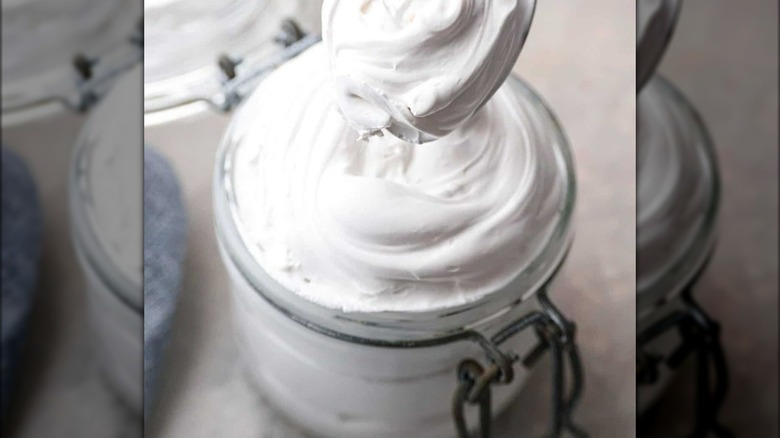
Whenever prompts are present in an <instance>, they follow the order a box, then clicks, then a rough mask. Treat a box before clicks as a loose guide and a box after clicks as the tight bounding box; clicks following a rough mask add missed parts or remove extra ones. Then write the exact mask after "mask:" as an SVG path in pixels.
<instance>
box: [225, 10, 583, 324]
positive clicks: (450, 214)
mask: <svg viewBox="0 0 780 438" xmlns="http://www.w3.org/2000/svg"><path fill="white" fill-rule="evenodd" d="M346 3H350V2H346ZM464 3H468V2H464ZM497 3H501V2H497ZM331 6H332V5H331ZM423 18H424V17H423V16H421V18H420V19H421V20H422V19H423ZM328 56H329V51H328V50H327V49H326V47H325V46H324V45H318V46H315V47H313V48H312V49H310V50H309V51H307V52H305V53H304V54H302V55H300V56H299V57H298V58H296V59H294V60H293V61H290V62H289V63H287V64H286V65H284V66H283V67H281V68H280V69H278V70H277V71H276V72H274V73H273V74H272V75H271V76H270V77H268V78H267V79H266V80H265V81H264V82H262V83H261V84H260V85H259V87H258V88H257V89H256V91H255V92H254V93H253V95H252V96H251V97H250V98H249V100H248V101H247V102H246V103H245V104H244V107H243V108H242V109H241V111H240V112H239V113H237V114H236V116H235V118H234V121H233V124H232V127H231V129H230V130H229V131H228V133H227V134H226V135H227V136H226V141H227V142H229V143H231V144H236V146H235V151H234V157H232V158H231V160H232V169H231V174H232V180H231V183H230V184H231V186H232V190H233V191H234V194H235V200H234V201H235V206H234V209H235V214H236V216H237V222H238V224H239V229H240V232H241V234H242V237H243V240H244V241H245V242H246V244H247V246H248V247H249V249H250V252H251V253H252V254H253V256H254V257H255V258H256V259H257V261H258V262H259V263H260V265H261V266H263V268H264V269H265V270H266V271H267V272H268V273H269V274H270V275H271V277H272V278H274V279H275V280H276V281H277V282H279V283H280V284H282V285H283V286H285V287H286V288H288V289H290V290H292V291H294V292H295V293H298V294H300V295H302V296H304V297H305V298H308V299H309V300H311V301H313V302H316V303H319V304H321V305H323V306H326V307H330V308H338V309H342V310H344V311H362V312H379V311H425V310H431V309H441V308H446V307H450V306H457V305H462V304H465V303H469V302H473V301H475V300H478V299H479V298H481V297H484V296H485V295H486V294H489V293H490V292H493V291H496V290H499V289H500V288H502V287H504V286H506V285H507V284H508V283H510V281H511V280H513V279H514V278H515V277H517V276H518V275H519V274H520V273H521V272H523V270H524V269H527V268H528V267H529V265H531V263H532V261H533V260H534V259H535V257H536V256H537V255H538V254H539V253H540V252H541V250H542V249H543V248H544V246H545V244H546V243H547V242H548V241H549V240H550V239H551V236H552V235H553V233H554V232H555V226H556V224H557V223H558V222H559V221H558V220H557V219H558V218H560V216H561V212H562V210H563V209H564V208H565V207H564V206H565V205H566V203H567V202H568V201H567V200H566V196H567V195H566V194H567V191H568V190H569V184H570V181H569V180H568V178H569V177H568V176H567V175H566V173H565V171H564V170H562V167H563V166H562V165H561V156H560V155H558V154H559V152H558V151H559V149H560V147H561V145H559V144H557V143H556V142H557V139H556V138H554V137H553V134H552V133H551V131H550V129H551V128H550V126H549V124H546V122H545V121H544V119H542V115H541V114H540V113H539V108H538V107H537V106H534V105H533V104H532V103H531V102H530V101H529V100H527V99H525V98H522V97H519V96H518V94H517V93H516V90H515V89H514V88H513V87H515V86H516V85H515V84H511V83H507V84H504V85H503V86H502V87H501V88H499V90H498V91H497V92H496V93H495V96H493V98H492V99H490V100H489V101H487V102H486V103H485V105H484V107H483V108H482V109H481V110H479V111H476V113H475V114H474V116H473V117H470V118H468V119H467V120H465V122H464V123H462V124H461V125H460V126H459V127H457V128H454V130H453V131H452V132H451V133H450V134H449V135H447V136H445V137H442V138H441V139H438V140H436V141H433V142H430V143H426V144H424V145H418V144H414V143H410V142H406V141H403V140H400V139H397V138H395V137H393V136H390V135H385V136H373V137H369V138H368V139H367V140H360V139H358V135H357V133H356V132H355V131H354V130H353V129H351V127H350V124H349V123H348V122H347V121H345V119H344V117H343V116H342V114H341V113H340V111H339V97H338V95H339V93H340V90H338V89H337V87H334V86H333V79H332V77H331V76H330V75H329V73H328V71H327V69H326V68H324V67H325V66H327V64H328ZM409 74H411V71H410V72H409ZM425 76H426V75H425V74H421V77H425ZM513 80H514V79H513ZM482 92H483V93H484V92H485V90H482ZM480 95H481V96H482V94H480ZM482 97H484V96H482ZM482 97H480V98H482ZM455 112H456V113H457V112H459V109H458V108H456V109H455ZM444 113H446V111H444ZM453 117H458V116H457V115H455V116H453Z"/></svg>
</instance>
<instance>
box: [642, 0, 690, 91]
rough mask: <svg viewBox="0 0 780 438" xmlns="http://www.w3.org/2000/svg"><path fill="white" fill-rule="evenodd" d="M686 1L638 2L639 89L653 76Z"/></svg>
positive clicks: (648, 0)
mask: <svg viewBox="0 0 780 438" xmlns="http://www.w3.org/2000/svg"><path fill="white" fill-rule="evenodd" d="M681 2H682V0H637V2H636V9H637V11H636V12H637V13H636V21H637V22H636V46H637V88H638V89H639V88H641V87H642V86H643V85H644V84H645V83H646V82H647V80H648V79H649V78H650V76H652V74H653V72H654V71H655V69H656V66H657V65H658V63H659V62H660V60H661V57H662V55H663V52H664V50H665V49H666V46H667V44H668V43H669V39H670V38H671V34H672V31H673V30H674V26H675V24H676V23H677V17H678V15H679V10H680V6H681Z"/></svg>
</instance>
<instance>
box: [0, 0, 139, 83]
mask: <svg viewBox="0 0 780 438" xmlns="http://www.w3.org/2000/svg"><path fill="white" fill-rule="evenodd" d="M134 1H136V0H3V1H2V17H3V18H2V29H3V30H2V33H3V37H2V40H3V43H2V47H3V51H2V52H3V55H2V63H3V69H2V71H3V85H6V84H8V83H10V82H11V81H14V80H26V79H29V77H30V76H35V75H40V74H43V73H47V72H48V71H49V70H50V69H52V68H57V67H61V66H63V65H66V66H67V65H68V64H69V63H70V62H71V60H72V59H73V56H74V55H75V54H76V53H79V52H83V53H86V54H95V53H100V52H102V51H103V50H105V49H106V48H107V47H109V46H110V45H111V44H116V43H117V42H119V41H120V39H119V37H118V36H121V37H127V36H129V35H130V31H131V29H132V26H134V25H135V20H128V21H126V22H125V21H123V22H121V23H119V22H118V19H119V18H123V17H125V15H128V13H129V12H131V10H130V9H128V4H129V3H131V2H134ZM131 18H132V17H131Z"/></svg>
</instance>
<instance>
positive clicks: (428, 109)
mask: <svg viewBox="0 0 780 438" xmlns="http://www.w3.org/2000/svg"><path fill="white" fill-rule="evenodd" d="M534 5H535V2H534V1H532V0H462V1H453V0H326V1H325V2H324V5H323V13H322V15H323V16H322V29H323V40H324V42H325V44H326V45H327V47H328V51H329V59H330V63H331V70H332V74H333V76H334V78H335V83H336V87H337V89H338V93H337V99H338V100H337V102H338V105H339V108H340V109H341V111H342V113H343V114H344V116H345V117H346V118H347V120H349V121H350V124H351V125H352V127H353V128H354V129H355V130H356V131H358V133H360V135H361V136H363V137H366V136H370V135H374V134H378V133H381V131H382V130H383V129H387V130H389V131H390V132H391V133H393V134H395V135H396V136H399V137H400V138H403V139H405V140H408V141H412V142H417V143H422V142H428V141H433V140H435V139H437V138H440V137H442V136H444V135H446V134H448V133H450V132H452V131H454V130H455V129H457V128H458V127H459V126H461V125H462V124H463V123H465V122H466V121H467V120H468V119H469V118H471V117H472V116H473V115H474V114H475V113H476V112H477V111H478V110H479V109H480V108H481V107H482V106H483V105H485V104H486V103H487V102H488V100H489V99H490V97H491V96H492V95H493V93H494V92H495V91H496V90H498V89H499V87H501V84H502V83H503V82H504V80H505V79H506V78H507V76H508V75H509V73H510V71H511V69H512V67H513V65H514V64H515V62H516V60H517V57H518V55H519V53H520V49H521V48H522V46H523V43H524V41H525V38H526V35H527V34H528V30H529V28H530V25H531V19H532V17H533V11H534Z"/></svg>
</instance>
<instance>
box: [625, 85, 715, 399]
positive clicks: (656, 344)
mask: <svg viewBox="0 0 780 438" xmlns="http://www.w3.org/2000/svg"><path fill="white" fill-rule="evenodd" d="M642 93H653V94H654V95H655V96H654V97H656V98H657V99H659V101H661V102H663V105H665V106H666V109H667V110H668V114H669V117H670V120H672V121H673V123H676V124H678V125H680V126H684V127H685V128H686V132H687V133H688V134H689V135H688V136H687V137H686V138H685V141H680V142H676V143H674V144H673V145H671V146H673V147H676V148H681V149H688V151H687V153H688V156H689V157H693V158H694V159H695V164H690V165H689V169H692V171H691V172H690V173H692V174H695V175H694V179H695V182H688V184H691V185H696V186H698V187H701V191H702V193H703V195H702V197H701V199H702V202H701V203H700V204H699V208H697V210H696V211H695V212H693V215H692V216H691V217H692V219H690V220H686V222H685V223H684V224H683V226H681V227H680V228H679V229H673V230H674V231H676V232H678V233H679V231H680V230H682V233H681V234H679V235H676V236H675V238H674V239H673V240H674V242H675V243H674V244H675V245H679V247H676V248H675V249H668V247H667V250H668V251H669V252H668V255H669V257H668V260H664V265H663V266H664V268H663V270H661V271H659V272H658V274H657V275H653V276H649V277H648V278H649V280H647V281H642V280H641V279H640V281H639V282H638V287H637V333H642V332H643V331H645V330H647V329H648V328H649V327H651V326H653V324H655V323H656V322H658V321H659V320H660V319H662V318H663V317H665V316H667V315H669V314H670V313H671V312H673V311H676V310H683V309H684V306H683V303H682V301H681V299H680V293H681V292H682V291H683V290H684V289H685V288H688V287H692V286H693V284H694V283H695V280H696V278H697V276H698V274H699V273H700V272H701V271H702V270H703V269H704V268H705V265H706V262H707V260H708V258H709V256H710V255H711V253H712V251H713V248H714V245H715V241H716V237H717V236H716V219H717V210H718V204H719V197H720V185H719V179H718V169H717V162H716V158H715V152H714V148H713V145H712V141H711V139H710V136H709V133H708V131H707V128H706V126H705V125H704V124H703V122H702V120H701V118H700V117H699V115H698V114H697V112H696V110H695V109H694V108H693V107H692V105H691V104H690V103H689V102H688V101H687V100H686V99H685V97H684V96H683V95H682V94H681V93H680V92H679V91H678V90H677V89H676V88H675V87H674V86H673V85H672V84H671V83H670V82H668V81H667V80H666V79H664V78H662V77H659V76H655V77H653V78H652V79H650V81H649V82H648V83H647V85H646V86H645V88H644V89H643V90H642ZM640 98H641V97H640ZM640 103H641V102H640ZM640 109H641V108H640ZM640 158H641V157H640ZM640 166H641V164H640ZM640 178H641V177H640ZM641 189H642V188H641V179H640V190H641ZM678 189H682V187H680V186H678V187H674V188H672V190H678ZM692 203H693V202H692V201H691V204H692ZM640 211H641V207H640ZM642 231H643V230H642V229H641V222H640V229H639V230H638V232H639V233H640V235H641V233H642ZM645 256H646V255H645V254H643V253H642V247H641V245H640V246H639V254H638V272H640V273H641V272H642V268H643V266H642V265H643V262H644V261H645V259H644V257H645ZM648 264H651V263H648ZM681 341H682V339H681V338H680V335H679V334H678V333H677V332H676V331H673V330H669V331H667V332H665V333H664V334H663V335H661V336H659V337H657V338H656V339H654V340H653V341H652V342H651V343H649V344H648V345H647V346H646V347H647V349H649V350H652V351H658V352H663V354H669V353H671V351H672V350H673V349H674V348H676V347H677V346H678V345H679V344H680V342H681ZM659 371H660V374H659V378H658V380H657V381H656V383H654V384H653V385H650V386H645V385H639V386H638V387H637V399H638V404H637V410H638V412H639V413H643V412H644V411H646V410H647V408H648V407H649V406H651V405H652V404H653V402H654V401H655V400H657V398H658V397H659V396H660V394H661V393H663V391H664V389H666V387H667V386H668V385H669V383H670V381H671V380H672V378H673V375H674V373H673V372H672V371H671V370H669V368H667V367H660V370H659Z"/></svg>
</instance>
